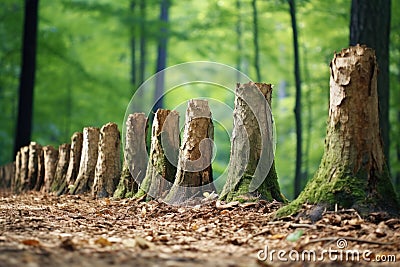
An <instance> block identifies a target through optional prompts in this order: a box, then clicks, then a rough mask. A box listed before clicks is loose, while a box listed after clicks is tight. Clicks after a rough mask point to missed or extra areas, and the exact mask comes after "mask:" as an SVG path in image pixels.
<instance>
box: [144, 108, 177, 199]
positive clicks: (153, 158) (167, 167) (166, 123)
mask: <svg viewBox="0 0 400 267" xmlns="http://www.w3.org/2000/svg"><path fill="white" fill-rule="evenodd" d="M178 154H179V114H178V112H176V111H170V110H165V109H159V110H157V113H156V114H155V117H154V120H153V127H152V133H151V147H150V156H149V158H150V160H149V162H148V164H147V172H146V177H145V178H144V180H143V183H142V184H141V186H140V190H139V192H138V196H141V195H144V194H146V193H147V195H148V199H150V197H151V198H154V199H158V198H164V197H165V196H166V193H167V192H168V191H169V190H170V189H171V186H172V184H173V182H174V180H175V175H176V166H177V163H178Z"/></svg>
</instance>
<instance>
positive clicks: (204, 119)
mask: <svg viewBox="0 0 400 267" xmlns="http://www.w3.org/2000/svg"><path fill="white" fill-rule="evenodd" d="M213 139H214V126H213V123H212V119H211V111H210V108H209V107H208V102H207V101H206V100H200V99H196V100H190V101H189V103H188V108H187V111H186V118H185V129H184V133H183V140H182V144H181V148H180V151H179V161H178V167H177V173H176V178H175V182H174V184H173V186H172V188H171V190H170V192H169V194H168V195H167V197H166V201H167V202H170V203H183V202H186V201H188V200H190V199H192V198H197V197H202V194H203V193H204V192H208V193H211V192H213V191H214V192H215V187H214V184H213V176H212V167H211V160H212V151H213V144H212V140H213Z"/></svg>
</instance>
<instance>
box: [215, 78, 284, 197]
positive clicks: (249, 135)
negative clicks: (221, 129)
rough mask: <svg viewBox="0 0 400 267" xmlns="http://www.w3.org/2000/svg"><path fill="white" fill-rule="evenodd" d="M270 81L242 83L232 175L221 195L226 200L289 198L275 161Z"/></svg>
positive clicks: (235, 116) (237, 98)
mask: <svg viewBox="0 0 400 267" xmlns="http://www.w3.org/2000/svg"><path fill="white" fill-rule="evenodd" d="M271 95H272V87H271V85H270V84H262V83H248V84H243V85H241V84H238V85H237V88H236V94H235V109H234V111H233V132H232V140H231V155H230V162H229V166H228V177H227V181H226V183H225V186H224V188H223V189H222V192H221V194H220V199H222V200H226V201H236V200H238V201H254V200H257V199H259V198H262V199H266V200H268V201H272V200H274V199H275V200H277V201H282V202H283V201H285V198H284V197H283V196H282V195H281V193H280V189H279V184H278V178H277V174H276V171H275V163H274V160H273V157H274V154H273V140H272V134H273V133H272V129H273V128H272V114H271V110H270V103H271Z"/></svg>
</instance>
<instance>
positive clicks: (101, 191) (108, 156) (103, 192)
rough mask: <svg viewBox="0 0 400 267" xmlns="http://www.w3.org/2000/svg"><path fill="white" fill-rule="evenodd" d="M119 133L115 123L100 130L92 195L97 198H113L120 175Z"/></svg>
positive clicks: (108, 124)
mask: <svg viewBox="0 0 400 267" xmlns="http://www.w3.org/2000/svg"><path fill="white" fill-rule="evenodd" d="M120 139H121V138H120V133H119V130H118V126H117V124H115V123H107V124H106V125H104V126H103V127H102V128H101V130H100V139H99V147H98V150H99V152H98V159H97V164H96V171H95V178H94V183H93V190H92V195H93V196H95V197H98V198H102V197H109V196H113V194H114V191H115V187H116V185H117V183H118V180H119V177H120V174H121V161H120V154H121V151H120V144H121V140H120Z"/></svg>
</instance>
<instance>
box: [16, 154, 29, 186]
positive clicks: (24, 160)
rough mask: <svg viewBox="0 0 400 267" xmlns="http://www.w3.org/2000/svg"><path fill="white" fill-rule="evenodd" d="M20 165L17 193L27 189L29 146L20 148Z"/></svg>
mask: <svg viewBox="0 0 400 267" xmlns="http://www.w3.org/2000/svg"><path fill="white" fill-rule="evenodd" d="M20 151H21V166H20V174H19V175H20V184H19V188H17V191H16V192H18V193H20V192H22V191H26V190H28V185H29V182H28V164H29V146H24V147H22V148H21V150H20Z"/></svg>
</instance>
